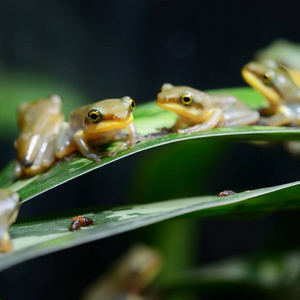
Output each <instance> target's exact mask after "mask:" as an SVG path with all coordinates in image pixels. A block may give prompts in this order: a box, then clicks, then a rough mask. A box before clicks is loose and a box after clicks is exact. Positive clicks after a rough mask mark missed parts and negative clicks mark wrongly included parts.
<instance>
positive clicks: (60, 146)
mask: <svg viewBox="0 0 300 300" xmlns="http://www.w3.org/2000/svg"><path fill="white" fill-rule="evenodd" d="M75 150H76V146H75V145H74V143H73V142H72V133H71V132H70V125H69V123H67V122H62V124H61V125H60V129H59V134H58V138H57V141H56V147H55V156H56V157H57V158H58V159H62V158H63V157H65V156H68V155H69V154H71V153H72V152H74V151H75Z"/></svg>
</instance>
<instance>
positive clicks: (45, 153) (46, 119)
mask: <svg viewBox="0 0 300 300" xmlns="http://www.w3.org/2000/svg"><path fill="white" fill-rule="evenodd" d="M61 106H62V101H61V98H60V97H59V96H57V95H52V96H50V97H49V98H46V99H39V100H36V101H34V102H32V103H22V104H21V105H20V106H19V108H18V123H19V128H20V131H21V133H20V135H19V137H18V138H17V139H16V140H15V144H14V145H15V148H16V149H17V161H16V163H15V167H14V174H15V176H16V177H30V176H34V175H36V174H38V173H40V172H42V171H44V170H46V169H47V168H49V167H50V166H51V165H53V164H54V162H55V155H54V150H55V144H56V139H57V136H58V133H59V128H60V125H61V123H62V122H63V120H64V116H63V115H62V113H61Z"/></svg>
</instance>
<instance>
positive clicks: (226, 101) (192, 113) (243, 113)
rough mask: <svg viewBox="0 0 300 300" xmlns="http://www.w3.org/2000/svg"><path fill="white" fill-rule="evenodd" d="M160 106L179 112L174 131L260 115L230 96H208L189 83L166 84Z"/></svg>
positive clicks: (224, 124)
mask: <svg viewBox="0 0 300 300" xmlns="http://www.w3.org/2000/svg"><path fill="white" fill-rule="evenodd" d="M157 105H158V106H159V107H161V108H162V109H166V110H170V111H172V112H175V113H176V114H177V115H178V120H177V122H176V123H175V125H174V126H173V127H172V128H171V131H175V132H176V131H177V132H178V133H188V134H190V133H194V132H198V131H203V130H208V129H212V128H214V127H231V126H243V125H248V124H253V123H255V122H256V121H257V120H258V118H259V114H258V112H256V111H251V110H250V109H249V108H248V107H247V106H246V105H245V104H244V103H242V102H241V101H240V100H238V99H237V98H235V97H233V96H230V95H208V94H206V93H203V92H201V91H199V90H196V89H193V88H191V87H188V86H173V85H172V84H169V83H165V84H164V85H163V86H162V88H161V92H160V93H159V94H158V95H157Z"/></svg>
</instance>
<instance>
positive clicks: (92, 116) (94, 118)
mask: <svg viewBox="0 0 300 300" xmlns="http://www.w3.org/2000/svg"><path fill="white" fill-rule="evenodd" d="M90 117H91V118H92V119H93V120H97V118H98V115H96V114H91V115H90Z"/></svg>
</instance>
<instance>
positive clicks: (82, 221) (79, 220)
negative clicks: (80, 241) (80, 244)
mask: <svg viewBox="0 0 300 300" xmlns="http://www.w3.org/2000/svg"><path fill="white" fill-rule="evenodd" d="M95 224H96V222H95V221H94V220H92V219H90V218H87V217H82V216H77V217H74V218H72V224H71V228H70V229H71V230H72V231H74V230H78V229H80V228H81V227H86V226H92V225H95Z"/></svg>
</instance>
